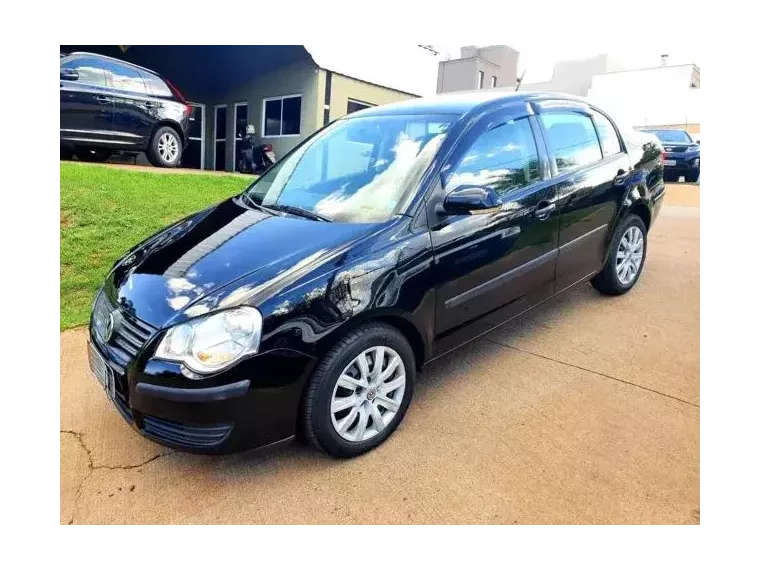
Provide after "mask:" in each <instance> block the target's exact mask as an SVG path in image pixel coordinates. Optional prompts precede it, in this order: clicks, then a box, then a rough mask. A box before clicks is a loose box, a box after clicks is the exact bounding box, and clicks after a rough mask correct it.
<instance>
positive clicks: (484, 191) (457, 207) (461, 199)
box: [442, 185, 501, 215]
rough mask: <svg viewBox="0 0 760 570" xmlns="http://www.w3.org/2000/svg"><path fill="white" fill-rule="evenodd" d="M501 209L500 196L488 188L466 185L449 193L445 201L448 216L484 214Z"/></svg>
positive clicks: (443, 207) (444, 206)
mask: <svg viewBox="0 0 760 570" xmlns="http://www.w3.org/2000/svg"><path fill="white" fill-rule="evenodd" d="M500 207H501V199H500V198H499V195H498V194H497V193H496V192H494V190H493V189H492V188H489V187H488V186H473V185H464V186H458V187H457V188H455V189H454V190H452V191H451V192H449V193H448V194H447V195H446V197H445V198H444V199H443V205H442V210H443V212H444V213H446V214H454V215H460V214H484V213H487V212H490V211H492V210H494V209H496V208H500Z"/></svg>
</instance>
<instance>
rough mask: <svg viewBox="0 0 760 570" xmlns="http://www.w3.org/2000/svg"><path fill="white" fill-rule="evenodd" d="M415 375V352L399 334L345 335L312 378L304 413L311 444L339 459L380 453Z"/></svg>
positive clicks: (377, 327)
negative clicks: (379, 450)
mask: <svg viewBox="0 0 760 570" xmlns="http://www.w3.org/2000/svg"><path fill="white" fill-rule="evenodd" d="M414 375H415V366H414V354H413V352H412V348H411V347H410V346H409V343H408V342H407V340H406V338H405V337H404V335H402V334H401V333H400V332H399V331H398V330H396V329H394V328H392V327H389V326H387V325H383V324H368V325H364V326H362V327H360V328H358V329H356V330H354V331H353V332H351V333H349V334H347V335H346V336H345V337H343V338H342V339H341V340H339V341H338V342H337V343H336V344H335V346H333V347H332V348H331V349H330V351H329V352H328V353H327V354H326V355H325V357H324V358H323V359H322V361H321V362H320V363H319V365H318V366H317V368H316V370H315V371H314V374H313V375H312V377H311V380H310V383H309V387H308V389H307V393H306V397H305V398H304V411H303V427H304V431H305V433H306V436H307V438H308V439H309V441H310V442H311V443H312V444H313V445H315V446H316V447H319V448H321V449H323V450H324V451H326V452H327V453H329V454H330V455H333V456H336V457H354V456H356V455H360V454H362V453H365V452H367V451H369V450H370V449H372V448H374V447H377V446H378V445H380V444H381V443H382V442H383V441H385V439H386V438H387V437H388V436H390V435H391V434H392V433H393V432H394V431H395V430H396V428H397V427H398V425H399V423H401V420H402V419H403V417H404V414H405V413H406V410H407V408H408V407H409V403H410V402H411V399H412V393H413V392H414Z"/></svg>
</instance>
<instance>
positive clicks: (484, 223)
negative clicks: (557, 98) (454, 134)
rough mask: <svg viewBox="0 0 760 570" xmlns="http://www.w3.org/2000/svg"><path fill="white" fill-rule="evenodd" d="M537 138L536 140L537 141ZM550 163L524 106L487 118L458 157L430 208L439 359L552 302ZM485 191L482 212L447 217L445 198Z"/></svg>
mask: <svg viewBox="0 0 760 570" xmlns="http://www.w3.org/2000/svg"><path fill="white" fill-rule="evenodd" d="M537 135H538V136H537ZM548 178H549V170H548V160H547V155H546V152H545V148H544V146H543V141H542V139H541V138H540V132H539V131H538V125H537V123H536V122H535V119H534V117H533V116H532V111H531V110H530V108H529V107H528V106H527V105H525V104H524V103H523V104H522V105H520V106H517V107H511V108H509V109H506V110H502V111H499V112H497V113H495V114H494V115H491V116H489V117H486V118H484V119H482V120H481V121H480V122H479V123H477V124H476V125H475V126H474V127H473V128H472V129H470V131H469V133H468V134H465V135H464V138H463V140H462V141H461V143H460V144H458V145H457V148H456V149H455V150H454V151H453V153H452V155H451V157H450V159H449V160H447V164H445V165H444V166H443V168H442V176H441V181H440V183H439V185H438V187H437V188H436V189H435V190H434V191H433V192H432V195H431V197H430V199H429V200H428V202H427V210H426V212H427V216H428V224H429V227H430V233H431V240H432V243H433V248H434V263H435V275H436V281H437V283H436V285H437V290H436V316H435V333H436V337H437V342H436V354H441V353H443V352H445V351H447V350H449V349H450V348H454V347H455V346H457V345H458V344H461V343H462V342H465V341H467V340H469V339H470V338H471V337H472V336H474V335H477V334H480V333H482V332H484V331H486V330H488V329H489V328H492V327H493V326H496V325H497V324H499V323H501V322H503V321H504V320H506V319H508V318H510V317H511V316H514V315H516V314H518V313H520V312H522V311H525V310H527V309H528V308H530V307H532V306H533V305H535V304H537V303H539V302H540V301H542V300H544V299H546V298H548V297H550V296H551V295H552V293H553V290H554V267H555V258H556V254H557V239H558V227H559V226H558V220H559V216H558V213H557V211H556V210H554V208H555V206H554V202H555V200H556V196H555V190H554V188H553V186H552V183H551V180H548ZM463 185H477V186H488V187H490V188H492V189H494V190H495V191H496V192H497V194H498V195H499V198H500V200H501V204H500V206H498V207H496V208H494V209H492V210H489V211H487V212H485V213H478V214H476V213H472V214H469V215H447V214H445V213H443V212H442V208H441V204H442V201H443V198H444V197H445V195H446V194H448V193H449V192H451V191H452V190H454V189H456V188H459V187H461V186H463Z"/></svg>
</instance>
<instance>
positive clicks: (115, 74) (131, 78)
mask: <svg viewBox="0 0 760 570" xmlns="http://www.w3.org/2000/svg"><path fill="white" fill-rule="evenodd" d="M103 63H104V67H105V70H106V81H107V83H108V86H109V87H111V88H113V89H118V90H119V91H127V92H130V93H139V94H143V95H144V94H145V93H146V92H147V91H146V89H145V82H144V81H143V79H142V77H141V76H140V73H139V72H138V71H137V70H136V69H133V68H131V67H129V66H128V65H122V64H120V63H117V62H115V61H104V62H103Z"/></svg>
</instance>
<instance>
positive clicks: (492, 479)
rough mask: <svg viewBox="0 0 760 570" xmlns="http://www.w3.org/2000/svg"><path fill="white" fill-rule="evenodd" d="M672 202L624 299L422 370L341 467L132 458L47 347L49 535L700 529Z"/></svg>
mask: <svg viewBox="0 0 760 570" xmlns="http://www.w3.org/2000/svg"><path fill="white" fill-rule="evenodd" d="M671 190H672V191H671V193H670V194H669V197H668V202H669V203H670V204H679V203H685V204H688V205H687V206H678V205H667V206H666V207H664V208H663V212H662V214H661V217H660V219H659V220H658V221H657V224H656V225H655V226H654V228H653V230H652V232H651V234H650V243H649V252H648V258H647V265H646V269H645V272H644V274H643V276H642V277H641V279H640V281H639V283H638V285H637V287H636V288H635V289H634V291H632V292H631V293H630V294H629V295H626V296H623V297H618V298H605V297H601V296H600V295H599V294H597V293H596V292H595V290H594V289H592V288H591V286H590V285H583V286H579V287H577V288H575V289H574V290H571V291H569V292H566V293H564V294H562V295H561V296H559V297H558V298H556V299H555V300H553V301H550V302H549V303H547V304H545V305H544V306H542V307H540V308H538V309H536V310H535V311H533V312H532V313H531V314H529V315H526V316H524V317H521V318H519V319H518V320H516V321H513V322H512V323H510V324H508V325H506V326H503V327H501V328H500V329H498V330H496V331H494V332H492V333H490V334H489V335H487V336H486V337H483V338H481V339H480V340H477V341H475V342H473V343H470V344H469V345H468V346H466V347H464V348H462V349H460V350H459V351H457V352H455V353H453V354H450V355H449V356H447V357H444V358H442V359H440V360H438V361H436V362H435V363H433V364H432V365H431V366H430V367H429V368H427V369H426V370H425V371H424V372H423V373H422V374H421V375H420V376H419V378H418V385H417V392H416V394H415V399H414V401H413V403H412V405H411V407H410V409H409V412H408V414H407V416H406V418H405V420H404V422H403V424H402V425H401V427H400V428H399V430H398V432H397V433H396V434H395V435H394V436H393V437H392V438H390V439H389V440H388V441H387V442H386V443H385V444H384V445H383V446H381V447H380V448H379V449H377V450H375V451H373V452H371V453H369V454H368V455H364V456H362V457H360V458H358V459H354V460H348V461H345V460H344V461H341V460H335V459H331V458H329V457H327V456H325V455H322V454H320V453H318V452H316V451H313V450H312V449H311V448H309V447H307V446H304V445H301V444H294V445H291V446H290V447H287V448H284V449H281V450H279V451H272V452H269V453H264V454H255V453H248V454H240V455H236V456H229V457H221V458H219V457H202V456H193V455H187V454H184V453H178V452H174V451H171V450H168V449H166V448H163V447H161V446H158V445H155V444H153V443H151V442H148V441H147V440H144V439H143V438H142V437H140V436H139V435H137V434H136V433H134V432H133V431H132V430H131V429H130V428H129V427H127V425H126V424H125V423H124V422H123V421H122V419H121V417H120V416H119V414H118V413H117V411H116V410H115V409H114V408H113V406H112V405H111V404H109V403H108V402H107V401H106V397H105V395H104V394H103V392H102V390H101V389H100V388H99V387H98V386H97V385H96V383H95V381H94V380H93V378H92V377H91V376H90V373H89V372H88V369H87V360H86V353H85V332H84V331H83V330H81V329H79V330H74V331H68V332H66V333H63V334H62V335H61V435H60V437H61V523H63V524H66V523H76V524H79V523H143V524H149V523H431V524H435V523H675V524H680V523H699V207H698V204H699V189H698V187H693V186H681V187H680V188H678V187H676V188H675V189H671ZM695 196H696V198H695Z"/></svg>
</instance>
